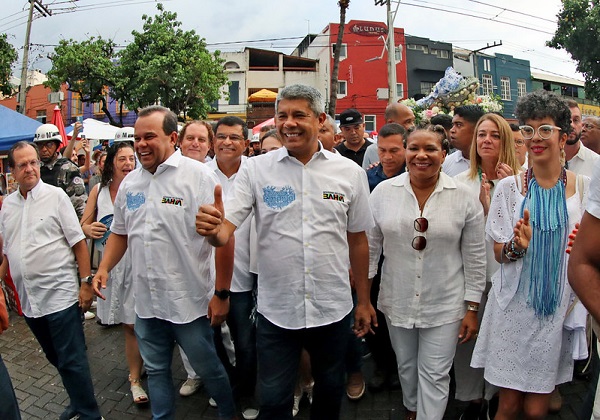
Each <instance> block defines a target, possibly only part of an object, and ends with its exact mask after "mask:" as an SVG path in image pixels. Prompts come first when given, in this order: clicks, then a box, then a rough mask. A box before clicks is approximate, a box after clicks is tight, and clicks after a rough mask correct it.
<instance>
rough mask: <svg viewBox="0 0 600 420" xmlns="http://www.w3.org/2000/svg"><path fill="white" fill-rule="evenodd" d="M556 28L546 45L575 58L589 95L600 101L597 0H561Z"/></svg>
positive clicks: (599, 22)
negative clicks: (564, 51)
mask: <svg viewBox="0 0 600 420" xmlns="http://www.w3.org/2000/svg"><path fill="white" fill-rule="evenodd" d="M557 18H558V27H557V29H556V32H555V33H554V36H553V37H552V39H551V40H550V41H549V42H548V43H547V44H548V46H550V47H552V48H556V49H564V50H566V51H567V52H568V53H569V54H571V57H572V58H573V60H575V61H577V71H579V72H580V73H582V74H583V75H584V76H585V91H586V94H587V95H588V97H589V98H594V99H596V100H600V61H598V57H600V44H599V43H598V30H599V29H600V6H599V4H598V0H592V1H590V0H563V2H562V10H561V11H560V12H559V13H558V15H557Z"/></svg>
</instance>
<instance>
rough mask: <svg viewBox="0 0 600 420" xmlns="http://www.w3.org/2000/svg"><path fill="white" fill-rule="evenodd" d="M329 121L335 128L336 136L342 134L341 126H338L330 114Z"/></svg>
mask: <svg viewBox="0 0 600 420" xmlns="http://www.w3.org/2000/svg"><path fill="white" fill-rule="evenodd" d="M327 121H328V122H329V124H331V126H332V127H333V133H334V134H340V133H341V132H342V130H340V126H339V125H337V123H336V122H335V120H334V119H333V117H332V116H331V115H329V114H327Z"/></svg>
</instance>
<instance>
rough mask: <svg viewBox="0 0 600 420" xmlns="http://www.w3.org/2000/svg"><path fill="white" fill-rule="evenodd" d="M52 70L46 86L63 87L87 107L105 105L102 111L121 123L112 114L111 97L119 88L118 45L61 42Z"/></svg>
mask: <svg viewBox="0 0 600 420" xmlns="http://www.w3.org/2000/svg"><path fill="white" fill-rule="evenodd" d="M50 59H51V60H52V68H51V69H50V71H49V72H48V81H47V82H46V83H45V85H46V86H48V87H50V88H51V89H53V90H59V89H60V87H61V85H62V84H63V83H66V84H67V89H68V90H69V91H71V92H74V93H77V94H79V95H80V97H81V101H82V102H84V103H95V102H98V103H100V104H101V108H102V111H103V112H104V114H105V115H106V116H107V117H108V119H109V121H110V123H111V124H113V125H123V124H122V119H121V120H120V121H119V122H120V123H117V121H115V119H114V117H113V116H112V114H111V113H110V111H109V110H108V103H107V93H108V90H109V89H111V88H112V87H113V86H114V84H115V77H116V71H115V64H114V60H115V44H114V42H113V41H112V40H106V39H103V38H102V37H98V38H96V37H91V38H90V39H87V40H85V41H82V42H78V41H74V40H72V39H69V40H64V39H63V40H61V41H60V42H59V44H58V46H57V47H56V48H55V49H54V53H52V54H51V56H50Z"/></svg>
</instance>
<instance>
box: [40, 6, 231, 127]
mask: <svg viewBox="0 0 600 420" xmlns="http://www.w3.org/2000/svg"><path fill="white" fill-rule="evenodd" d="M157 9H158V14H157V15H156V16H154V17H151V16H147V15H144V16H142V20H143V21H144V25H143V31H142V32H137V31H133V32H132V35H133V38H134V39H133V41H132V42H131V43H130V44H129V45H127V46H126V47H125V48H124V49H123V50H121V51H120V52H118V53H117V52H116V51H115V44H114V42H113V41H112V40H105V39H102V38H101V37H97V38H95V37H92V38H90V39H88V40H86V41H82V42H78V41H74V40H68V41H67V40H62V41H61V42H60V43H59V45H58V46H57V47H56V48H55V50H54V53H53V54H52V55H51V60H52V69H51V70H50V71H49V72H48V82H47V83H46V85H47V86H49V87H51V88H53V89H59V88H60V85H61V84H62V83H65V82H66V83H67V84H68V89H69V90H70V91H72V92H76V93H79V94H80V95H81V97H82V101H84V102H88V103H93V102H99V103H101V104H102V110H103V112H104V113H105V114H106V115H107V117H108V118H109V120H110V122H111V124H113V125H122V121H119V122H117V121H115V120H114V117H113V116H112V115H111V114H110V113H109V110H108V107H107V103H106V98H107V91H108V92H110V96H111V97H112V98H114V99H116V100H118V101H119V104H120V106H121V107H122V106H123V105H126V106H127V107H128V108H129V109H132V110H136V111H137V110H138V109H140V108H143V107H145V106H148V105H152V104H156V103H160V104H161V105H163V106H166V107H168V108H170V109H171V110H172V111H174V112H175V113H176V114H177V115H179V116H182V117H184V118H185V117H186V116H189V117H191V118H201V117H206V115H207V113H208V111H209V110H210V104H211V103H212V102H214V101H216V100H218V99H219V97H220V88H221V87H222V86H223V85H226V84H227V81H228V79H227V76H226V74H225V71H224V69H223V63H224V60H223V59H222V58H220V53H219V52H218V51H217V52H215V53H214V54H211V53H210V52H209V51H208V50H207V49H206V43H205V41H204V39H203V38H200V37H199V36H198V35H197V34H196V33H195V32H194V31H183V30H182V29H181V23H180V22H178V21H177V14H175V13H172V12H168V11H165V10H164V9H163V6H162V4H160V3H159V4H157ZM117 111H118V114H119V115H122V113H121V111H122V108H121V109H120V110H117Z"/></svg>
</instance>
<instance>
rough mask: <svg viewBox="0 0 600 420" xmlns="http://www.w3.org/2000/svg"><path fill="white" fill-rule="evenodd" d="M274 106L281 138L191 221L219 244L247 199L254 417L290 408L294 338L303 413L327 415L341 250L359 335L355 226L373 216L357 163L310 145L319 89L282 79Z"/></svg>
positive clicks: (360, 268) (332, 394)
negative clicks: (301, 368)
mask: <svg viewBox="0 0 600 420" xmlns="http://www.w3.org/2000/svg"><path fill="white" fill-rule="evenodd" d="M275 109H276V117H275V119H276V125H277V130H278V131H279V134H280V136H281V138H282V139H283V142H284V146H285V147H283V148H281V149H279V150H276V151H273V152H270V153H267V154H265V155H261V156H259V157H257V158H253V159H249V160H248V161H246V164H245V165H243V166H242V168H241V170H240V172H238V174H237V176H236V181H235V185H234V190H233V193H232V195H231V196H230V199H229V200H228V201H227V205H226V206H225V207H224V206H223V204H222V201H221V198H220V196H221V194H220V188H219V187H218V188H217V189H216V191H215V203H214V205H212V206H202V207H201V208H200V211H199V213H198V216H197V219H196V228H197V230H198V232H199V233H200V234H202V235H205V236H207V238H208V240H209V241H210V243H212V244H214V245H215V246H220V245H223V244H225V243H227V241H228V240H229V237H230V236H231V234H232V233H233V232H234V230H235V229H236V226H240V225H241V223H242V222H243V221H244V220H245V219H246V217H248V216H249V215H250V214H251V212H252V210H253V209H254V212H255V218H256V225H257V226H256V228H257V233H258V263H259V265H258V272H259V277H258V322H257V338H256V341H257V352H258V366H259V369H258V378H259V392H260V400H261V408H260V414H261V419H276V420H281V419H291V418H292V405H293V392H294V386H295V382H296V377H297V373H298V365H299V361H300V352H301V349H302V347H304V348H306V349H307V350H308V352H309V354H310V355H311V362H312V374H313V377H314V380H315V387H314V394H313V403H312V408H311V412H312V415H311V416H312V418H323V419H332V420H335V419H337V418H339V412H340V405H341V399H342V395H343V392H344V354H345V352H346V347H347V343H348V328H349V327H350V324H351V320H350V316H349V314H350V311H351V310H352V297H351V292H350V283H349V281H348V260H349V261H350V266H351V268H352V271H353V278H354V286H355V289H356V292H357V297H358V303H357V304H356V308H355V322H354V329H355V332H356V334H357V335H359V336H363V335H365V334H366V333H367V332H369V330H370V328H371V325H375V324H376V316H375V311H374V309H373V307H372V306H371V304H370V302H369V285H368V279H367V269H368V244H367V241H366V233H365V230H366V229H369V227H371V226H373V218H372V215H371V213H370V209H369V205H368V195H369V190H368V185H367V178H366V174H365V171H364V170H363V169H362V168H360V166H358V165H356V164H354V163H353V162H351V161H350V160H347V159H343V158H341V157H339V156H336V155H334V154H332V153H330V152H328V151H326V150H324V149H323V148H322V147H321V146H320V144H319V142H318V140H317V136H318V132H319V129H320V128H321V126H322V125H323V123H324V121H325V118H326V117H325V113H324V103H323V98H322V96H321V94H320V92H319V91H317V90H316V89H314V88H312V87H308V86H303V85H292V86H287V87H285V88H284V89H282V90H281V91H280V92H279V94H278V97H277V101H276V103H275ZM225 216H226V217H227V218H226V219H225Z"/></svg>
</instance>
